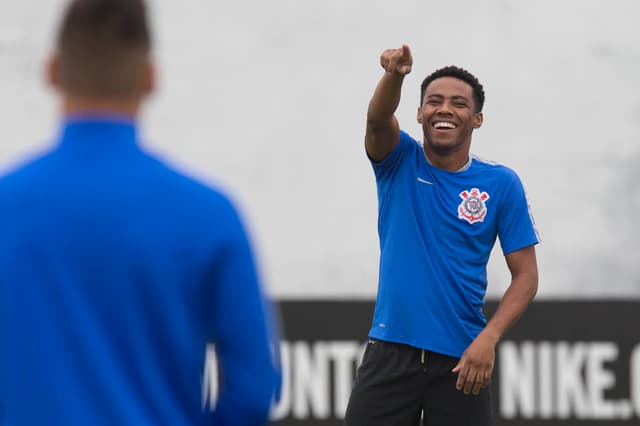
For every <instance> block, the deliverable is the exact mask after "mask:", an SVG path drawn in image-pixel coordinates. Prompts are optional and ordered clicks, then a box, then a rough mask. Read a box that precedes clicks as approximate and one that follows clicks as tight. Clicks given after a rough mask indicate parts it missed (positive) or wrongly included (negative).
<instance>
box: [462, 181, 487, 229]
mask: <svg viewBox="0 0 640 426" xmlns="http://www.w3.org/2000/svg"><path fill="white" fill-rule="evenodd" d="M460 198H462V202H461V203H460V205H459V206H458V218H459V219H464V220H466V221H467V222H469V223H471V224H474V223H476V222H484V218H485V217H486V216H487V204H486V203H485V201H487V200H488V199H489V194H487V193H486V192H484V191H483V192H480V190H479V189H478V188H472V189H471V190H469V191H462V192H461V193H460Z"/></svg>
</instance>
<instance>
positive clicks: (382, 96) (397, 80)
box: [367, 72, 404, 129]
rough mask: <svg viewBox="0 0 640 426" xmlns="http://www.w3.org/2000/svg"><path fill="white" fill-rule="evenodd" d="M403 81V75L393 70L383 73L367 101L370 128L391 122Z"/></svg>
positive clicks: (398, 101) (398, 102)
mask: <svg viewBox="0 0 640 426" xmlns="http://www.w3.org/2000/svg"><path fill="white" fill-rule="evenodd" d="M403 81H404V75H401V74H398V73H395V72H385V73H384V75H383V76H382V78H381V79H380V82H379V83H378V86H377V87H376V90H375V92H374V93H373V97H372V98H371V101H370V102H369V110H368V111H367V125H368V126H369V127H370V128H371V129H375V128H376V127H380V126H386V125H388V123H390V122H391V120H392V118H393V114H394V113H395V112H396V109H398V105H399V104H400V95H401V92H402V82H403Z"/></svg>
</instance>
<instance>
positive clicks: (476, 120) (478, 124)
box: [473, 111, 484, 129]
mask: <svg viewBox="0 0 640 426" xmlns="http://www.w3.org/2000/svg"><path fill="white" fill-rule="evenodd" d="M483 121H484V116H483V115H482V111H480V112H478V113H476V115H475V117H473V128H474V129H479V128H480V127H481V126H482V122H483Z"/></svg>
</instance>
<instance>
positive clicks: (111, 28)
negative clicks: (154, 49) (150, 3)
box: [57, 0, 151, 96]
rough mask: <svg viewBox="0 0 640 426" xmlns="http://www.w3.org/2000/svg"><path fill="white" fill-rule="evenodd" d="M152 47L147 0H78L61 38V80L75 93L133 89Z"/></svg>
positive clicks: (115, 93) (69, 11)
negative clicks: (145, 1) (145, 0)
mask: <svg viewBox="0 0 640 426" xmlns="http://www.w3.org/2000/svg"><path fill="white" fill-rule="evenodd" d="M150 49H151V35H150V29H149V23H148V21H147V10H146V5H145V3H144V0H73V1H71V3H70V4H69V6H68V8H67V10H66V13H65V15H64V17H63V19H62V23H61V26H60V30H59V33H58V39H57V50H58V52H57V54H58V60H59V63H60V84H61V86H62V88H63V90H66V91H68V92H70V93H74V94H81V95H97V96H122V95H125V96H126V95H131V94H133V93H134V92H135V90H136V84H137V82H138V81H139V78H140V72H141V70H142V69H143V64H144V63H145V61H146V60H147V57H148V53H149V51H150Z"/></svg>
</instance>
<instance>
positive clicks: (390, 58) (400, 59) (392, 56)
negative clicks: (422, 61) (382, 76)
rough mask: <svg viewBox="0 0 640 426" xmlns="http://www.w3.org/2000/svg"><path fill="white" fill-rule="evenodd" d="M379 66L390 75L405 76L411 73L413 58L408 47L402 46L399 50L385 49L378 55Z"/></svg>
mask: <svg viewBox="0 0 640 426" xmlns="http://www.w3.org/2000/svg"><path fill="white" fill-rule="evenodd" d="M380 65H382V68H384V70H385V71H386V72H388V73H390V74H393V73H396V74H400V75H407V74H409V73H410V72H411V66H412V65H413V57H412V56H411V50H410V49H409V46H407V45H406V44H403V45H402V47H401V48H399V49H387V50H385V51H384V52H382V55H380Z"/></svg>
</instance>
